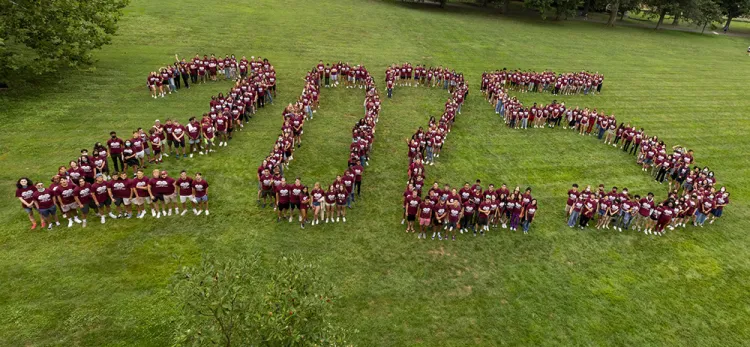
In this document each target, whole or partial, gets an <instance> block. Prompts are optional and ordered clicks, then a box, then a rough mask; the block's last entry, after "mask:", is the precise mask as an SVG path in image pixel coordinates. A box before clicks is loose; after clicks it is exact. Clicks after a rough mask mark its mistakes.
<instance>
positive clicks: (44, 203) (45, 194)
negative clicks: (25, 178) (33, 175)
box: [33, 182, 60, 230]
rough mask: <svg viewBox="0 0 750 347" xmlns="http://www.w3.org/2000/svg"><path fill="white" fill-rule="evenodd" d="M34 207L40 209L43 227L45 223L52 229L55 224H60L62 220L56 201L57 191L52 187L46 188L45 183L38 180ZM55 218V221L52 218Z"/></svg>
mask: <svg viewBox="0 0 750 347" xmlns="http://www.w3.org/2000/svg"><path fill="white" fill-rule="evenodd" d="M33 199H34V207H35V208H36V209H37V210H38V211H39V215H40V216H41V218H42V228H44V226H45V224H46V225H47V230H50V229H52V226H53V225H57V226H60V220H59V218H58V217H57V204H56V203H55V192H53V191H52V189H49V188H44V183H42V182H37V184H36V189H35V190H34V194H33ZM53 218H54V221H53V220H52V219H53Z"/></svg>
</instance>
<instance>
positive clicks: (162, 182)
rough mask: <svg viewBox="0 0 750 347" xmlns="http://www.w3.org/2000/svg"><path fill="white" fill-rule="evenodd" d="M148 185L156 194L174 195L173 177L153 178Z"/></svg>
mask: <svg viewBox="0 0 750 347" xmlns="http://www.w3.org/2000/svg"><path fill="white" fill-rule="evenodd" d="M148 184H149V185H150V186H151V192H152V193H154V194H161V195H172V193H174V179H173V178H172V177H167V178H161V177H159V178H152V179H150V180H149V182H148Z"/></svg>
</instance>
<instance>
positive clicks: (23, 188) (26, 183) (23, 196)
mask: <svg viewBox="0 0 750 347" xmlns="http://www.w3.org/2000/svg"><path fill="white" fill-rule="evenodd" d="M16 198H18V200H19V201H21V208H22V209H23V210H24V212H26V215H27V216H28V217H29V221H30V222H31V230H34V229H36V225H37V224H36V219H34V210H35V209H36V210H39V209H38V208H37V207H36V205H34V182H32V181H31V180H30V179H29V178H28V177H21V178H20V179H18V181H17V182H16ZM44 226H45V225H44V219H42V228H44Z"/></svg>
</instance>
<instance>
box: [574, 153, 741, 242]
mask: <svg viewBox="0 0 750 347" xmlns="http://www.w3.org/2000/svg"><path fill="white" fill-rule="evenodd" d="M707 172H708V169H707V168H704V169H703V170H701V169H700V168H696V170H694V173H695V174H696V177H699V178H698V179H697V180H696V181H695V184H693V185H690V186H685V187H678V188H677V189H675V190H672V191H670V192H669V194H668V196H667V198H666V199H664V200H663V201H661V202H659V201H656V200H655V198H654V193H652V192H649V193H648V194H646V195H644V196H641V195H638V194H634V195H631V193H630V192H629V191H628V189H627V188H623V189H622V190H620V191H618V188H617V187H612V189H611V190H609V191H606V190H605V188H604V185H603V184H601V185H599V187H598V189H597V190H592V188H591V186H586V187H585V188H584V189H583V190H579V187H578V185H577V184H574V185H573V187H572V188H571V189H570V190H568V200H567V202H566V205H565V212H566V219H567V221H568V226H569V227H571V228H575V227H579V228H581V229H584V228H586V227H588V226H589V225H591V226H594V227H596V229H597V230H600V229H610V228H612V229H613V230H618V231H620V232H622V231H623V230H629V229H630V228H631V227H632V228H633V230H636V231H643V232H644V233H645V234H652V235H659V236H661V235H664V233H665V232H666V229H669V230H674V229H676V228H678V227H683V228H684V227H686V226H688V225H692V226H697V227H703V225H704V224H705V223H706V222H707V221H708V223H709V224H713V223H714V221H716V220H717V219H718V218H721V215H722V213H723V210H724V207H725V206H726V205H727V204H729V192H727V191H726V188H725V187H721V188H719V189H718V190H717V189H716V187H715V181H712V180H711V179H709V178H708V177H707Z"/></svg>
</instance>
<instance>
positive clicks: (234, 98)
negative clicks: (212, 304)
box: [16, 55, 276, 229]
mask: <svg viewBox="0 0 750 347" xmlns="http://www.w3.org/2000/svg"><path fill="white" fill-rule="evenodd" d="M175 58H176V59H178V58H177V57H175ZM204 58H205V56H204ZM198 61H201V63H200V64H201V66H204V65H205V64H206V63H205V62H206V61H210V59H209V60H206V59H200V58H199V57H198V56H197V55H196V57H195V58H194V59H193V60H190V61H189V62H188V61H186V60H185V59H182V60H179V63H178V64H177V65H178V66H186V67H187V69H188V70H189V71H192V67H191V65H193V64H196V65H197V64H198ZM222 66H224V69H223V71H224V75H225V76H227V75H226V74H227V73H229V78H230V79H233V80H234V84H233V86H232V87H231V89H230V90H229V91H228V92H227V94H226V95H224V94H223V93H219V94H218V95H217V96H213V97H211V100H210V102H209V105H208V112H206V113H203V115H202V116H201V117H200V118H198V117H190V118H189V119H188V121H187V122H185V123H184V125H183V124H182V123H181V122H180V121H178V120H177V119H170V118H168V119H166V121H165V122H164V123H162V122H161V121H159V120H158V119H157V120H156V121H154V124H153V125H152V126H151V127H149V128H148V130H144V128H140V127H139V128H137V129H135V130H134V131H133V132H132V136H123V137H120V136H118V134H117V132H115V131H112V132H110V134H109V135H110V138H109V139H108V140H107V141H106V142H96V143H95V144H94V146H93V148H92V150H91V151H89V150H88V149H82V150H81V153H80V156H79V157H78V158H76V159H75V160H71V161H70V162H68V164H67V165H63V166H60V167H58V170H57V172H56V173H55V174H54V175H53V176H52V178H51V181H50V183H49V184H47V185H46V187H45V183H44V182H36V184H33V183H32V181H31V179H29V178H26V177H24V178H22V179H19V180H18V182H17V187H16V188H17V189H16V197H17V198H18V199H19V200H21V204H22V208H23V210H24V211H25V213H26V214H27V215H28V218H29V221H30V222H31V227H32V229H35V228H36V227H37V225H38V224H39V223H38V221H37V219H36V218H37V217H36V216H35V213H34V211H38V212H37V213H38V214H39V220H40V222H41V225H42V226H43V227H44V226H46V227H47V228H52V227H53V226H56V225H59V217H58V216H57V213H58V211H59V212H60V213H62V216H63V218H66V219H68V220H69V222H68V225H69V226H73V225H74V223H80V224H83V225H86V217H87V216H88V212H89V210H90V209H91V208H94V209H95V210H96V211H97V212H96V213H97V215H98V216H99V217H101V220H102V222H104V221H105V218H106V217H107V216H109V217H110V218H130V217H131V216H132V212H133V209H132V208H131V205H133V206H135V207H136V208H135V211H136V217H139V218H143V217H144V216H145V215H146V214H145V212H144V211H146V210H148V209H149V208H150V209H151V214H152V216H154V217H157V218H158V217H161V216H169V215H171V214H172V213H176V212H177V210H178V208H179V207H180V206H178V205H177V203H176V202H174V201H172V199H173V198H174V197H175V196H179V200H180V204H182V205H181V206H182V208H183V210H182V212H180V215H184V214H185V213H186V211H187V210H186V209H185V208H186V206H185V203H186V202H187V201H190V202H191V204H193V209H194V211H193V212H194V213H195V214H201V213H204V212H205V214H208V213H209V212H208V202H207V201H208V194H207V187H208V184H207V183H205V179H203V178H202V177H201V176H200V174H196V175H195V177H194V178H190V177H187V175H186V174H185V175H184V176H185V177H184V178H186V179H187V180H188V183H185V182H181V186H180V187H179V189H177V190H176V193H175V191H172V190H171V189H172V183H169V184H168V185H167V186H165V185H164V182H163V181H160V180H157V182H156V183H158V187H154V191H155V192H154V194H151V193H149V192H148V189H150V183H149V182H150V180H151V179H155V178H160V177H161V176H162V174H161V173H159V174H158V175H157V174H156V171H158V170H155V173H154V175H153V177H151V178H149V177H145V176H144V175H143V173H144V172H145V170H146V169H147V168H148V166H149V165H155V164H159V163H161V162H163V160H164V158H167V157H170V156H174V158H175V159H180V158H187V157H188V156H189V157H190V158H192V157H193V156H194V154H196V153H197V154H199V155H210V153H213V152H215V151H216V150H217V147H226V146H228V143H229V140H231V139H232V137H233V134H234V132H235V131H240V130H242V129H243V127H244V124H246V123H247V122H248V121H249V119H250V118H251V117H252V115H253V114H255V113H256V112H257V111H258V110H259V109H260V108H263V107H264V106H265V104H266V103H272V102H273V97H274V96H275V93H276V77H275V70H274V67H273V65H271V64H270V63H269V62H268V60H267V59H263V58H261V57H257V58H255V57H253V58H251V60H249V61H248V60H246V59H245V58H244V57H243V58H242V59H240V61H239V62H237V64H236V67H235V70H232V65H229V66H227V65H222ZM208 71H209V76H210V74H211V72H210V71H213V70H212V69H211V68H209V69H208ZM191 76H192V75H191V74H189V75H188V78H190V77H191ZM196 76H199V74H196ZM171 83H176V82H174V81H172V82H171ZM193 83H195V81H193ZM186 86H187V84H186ZM157 176H158V177H157ZM181 176H183V175H181ZM167 178H169V177H168V176H167ZM123 180H124V182H120V181H123ZM169 180H171V181H170V182H176V181H179V179H177V180H173V179H171V178H169ZM194 182H198V185H197V187H194V185H193V183H194ZM156 183H154V184H156ZM112 185H116V187H115V189H112V187H111V186H112ZM131 185H133V186H132V187H131ZM40 186H41V187H40ZM60 187H67V189H62V190H61V189H60ZM196 188H197V189H196ZM110 190H111V192H110ZM193 190H195V191H194V192H193ZM130 192H132V193H133V195H132V196H130V195H129V194H130ZM112 203H114V204H115V206H116V208H115V212H117V213H115V212H112V211H110V209H109V206H110V205H111V204H112ZM131 203H132V204H131ZM100 205H102V206H100ZM143 206H145V207H143ZM141 207H143V208H141ZM102 211H104V212H102ZM79 214H80V215H81V216H79ZM51 220H54V223H50V221H51Z"/></svg>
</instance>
